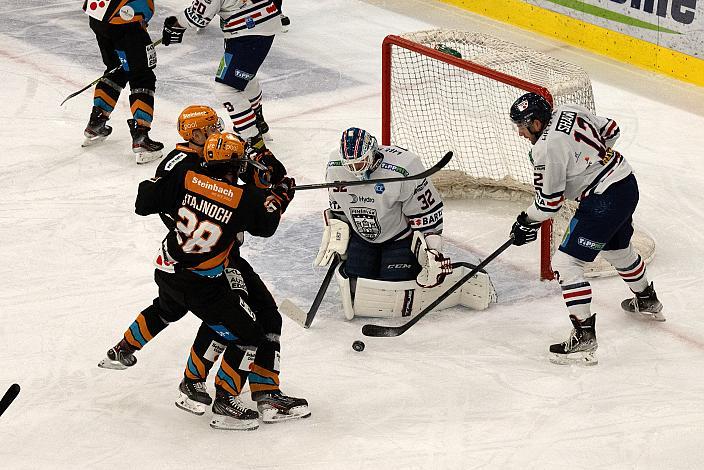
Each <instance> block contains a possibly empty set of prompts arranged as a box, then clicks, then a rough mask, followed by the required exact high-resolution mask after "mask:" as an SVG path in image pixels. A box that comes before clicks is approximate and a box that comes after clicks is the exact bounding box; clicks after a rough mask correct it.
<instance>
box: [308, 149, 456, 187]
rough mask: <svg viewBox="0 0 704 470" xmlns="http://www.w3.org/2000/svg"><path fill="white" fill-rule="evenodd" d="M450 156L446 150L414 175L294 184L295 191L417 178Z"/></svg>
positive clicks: (445, 161) (431, 170) (427, 174)
mask: <svg viewBox="0 0 704 470" xmlns="http://www.w3.org/2000/svg"><path fill="white" fill-rule="evenodd" d="M451 158H452V151H450V152H447V153H446V154H445V155H444V156H443V157H442V158H441V159H440V161H438V162H437V163H436V164H435V165H433V166H431V167H430V168H428V169H427V170H425V171H421V172H420V173H418V174H416V175H410V176H398V177H394V178H380V179H375V180H354V181H333V182H332V183H317V184H302V185H300V186H296V187H295V189H296V191H304V190H306V189H325V188H344V187H346V186H361V185H363V184H378V183H393V182H394V181H406V180H419V179H423V178H427V177H428V176H430V175H432V174H434V173H437V172H438V171H440V170H441V169H442V168H443V167H444V166H445V165H447V162H449V161H450V159H451Z"/></svg>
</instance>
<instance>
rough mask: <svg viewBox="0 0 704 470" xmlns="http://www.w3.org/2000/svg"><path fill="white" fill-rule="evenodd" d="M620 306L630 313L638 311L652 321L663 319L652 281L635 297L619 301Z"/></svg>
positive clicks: (660, 305)
mask: <svg viewBox="0 0 704 470" xmlns="http://www.w3.org/2000/svg"><path fill="white" fill-rule="evenodd" d="M621 308H622V309H624V310H625V311H627V312H630V313H639V314H641V315H643V317H646V318H649V319H651V320H654V321H665V316H664V315H663V314H662V304H661V303H660V301H659V300H658V296H657V294H656V293H655V289H654V288H653V283H652V282H651V283H650V285H649V286H648V287H646V288H645V290H644V291H643V292H639V293H636V295H635V297H633V298H630V299H626V300H624V301H623V302H621Z"/></svg>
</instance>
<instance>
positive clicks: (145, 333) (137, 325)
mask: <svg viewBox="0 0 704 470" xmlns="http://www.w3.org/2000/svg"><path fill="white" fill-rule="evenodd" d="M167 326H168V323H167V322H165V321H164V320H162V319H161V317H160V316H159V310H158V309H157V308H156V307H155V306H154V305H150V306H149V307H147V308H146V309H144V310H143V311H142V312H141V313H140V314H139V315H138V316H137V318H136V319H135V321H133V322H132V324H131V325H130V327H129V328H127V331H125V341H127V342H128V343H129V344H130V345H131V346H132V347H133V348H134V349H136V350H140V349H142V348H143V347H144V345H145V344H147V343H148V342H149V341H151V339H152V338H154V337H155V336H156V335H157V334H159V333H160V332H161V331H162V330H163V329H164V328H166V327H167Z"/></svg>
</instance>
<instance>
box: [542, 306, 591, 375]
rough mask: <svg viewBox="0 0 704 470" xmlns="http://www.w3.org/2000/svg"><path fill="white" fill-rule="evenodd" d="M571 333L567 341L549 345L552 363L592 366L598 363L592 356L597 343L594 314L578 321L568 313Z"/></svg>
mask: <svg viewBox="0 0 704 470" xmlns="http://www.w3.org/2000/svg"><path fill="white" fill-rule="evenodd" d="M570 321H571V322H572V326H573V328H572V333H570V337H569V338H567V341H564V342H562V343H558V344H552V345H550V352H551V353H552V357H551V358H550V362H552V363H553V364H583V365H586V366H593V365H596V364H598V363H599V361H598V360H597V358H596V357H595V356H594V353H595V352H596V349H597V347H598V344H597V342H596V325H595V323H596V314H595V313H594V314H592V316H591V317H589V318H587V319H586V320H583V321H579V320H578V319H577V317H575V316H574V315H570Z"/></svg>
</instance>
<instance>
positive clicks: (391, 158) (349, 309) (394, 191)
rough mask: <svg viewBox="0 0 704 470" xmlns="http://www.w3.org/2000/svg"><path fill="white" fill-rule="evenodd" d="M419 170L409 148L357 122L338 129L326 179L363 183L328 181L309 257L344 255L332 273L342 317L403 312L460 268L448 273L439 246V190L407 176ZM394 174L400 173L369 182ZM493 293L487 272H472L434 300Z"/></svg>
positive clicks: (472, 299) (438, 290)
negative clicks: (319, 234)
mask: <svg viewBox="0 0 704 470" xmlns="http://www.w3.org/2000/svg"><path fill="white" fill-rule="evenodd" d="M424 170H425V168H424V167H423V164H422V163H421V161H420V158H418V156H417V155H415V154H414V153H413V152H410V151H408V150H406V149H404V148H401V147H398V146H379V145H378V144H377V141H376V139H375V138H374V137H373V136H372V135H371V134H370V133H368V132H367V131H365V130H363V129H359V128H356V127H352V128H349V129H347V130H345V131H344V132H343V133H342V139H341V142H340V152H339V153H336V154H334V155H333V156H332V158H331V159H330V161H329V162H328V164H327V171H326V180H327V181H328V182H334V181H349V180H350V178H352V177H356V178H358V179H360V180H368V181H369V184H365V185H355V186H346V187H342V188H333V189H330V192H329V197H330V209H329V210H327V211H326V217H325V223H326V227H325V232H324V234H323V243H322V244H321V247H320V251H319V253H318V256H317V258H316V261H315V264H316V265H318V266H323V265H326V264H328V263H329V262H330V259H331V258H332V256H333V255H334V254H335V253H337V254H339V255H341V256H342V257H343V258H344V259H345V261H344V263H342V264H341V266H340V269H338V270H337V272H336V279H337V281H338V284H339V285H340V292H341V295H342V303H343V308H344V311H345V316H346V318H348V319H352V318H354V316H355V315H361V316H377V317H395V316H410V315H412V314H415V313H417V312H419V311H420V310H422V308H423V306H425V305H427V304H429V303H430V302H432V301H433V300H435V299H436V298H437V297H438V296H439V295H440V294H442V293H443V292H444V291H445V290H446V289H447V287H448V286H449V285H451V284H452V283H454V282H455V281H456V280H457V279H459V277H461V276H462V275H463V269H457V270H455V272H454V273H453V270H452V267H451V263H450V260H449V258H447V257H445V256H443V254H442V235H441V233H442V227H443V218H442V210H443V202H442V197H441V196H440V193H439V192H438V191H437V190H436V189H435V187H434V186H433V183H432V181H430V180H429V179H425V178H424V179H413V178H412V176H413V175H416V174H418V173H421V172H423V171H424ZM394 177H408V179H406V180H403V181H397V182H382V181H379V182H375V181H376V180H382V179H387V178H394ZM350 228H351V230H350ZM446 278H447V280H445V279H446ZM443 281H445V282H444V283H443ZM441 284H442V286H440V285H441ZM419 286H421V287H422V288H419ZM438 286H440V287H438ZM493 298H494V290H493V287H492V286H491V282H490V281H489V277H488V275H486V274H485V273H480V274H479V275H478V276H476V277H474V278H473V279H472V280H471V281H470V282H468V283H467V284H466V287H465V288H464V289H462V290H458V291H457V294H456V295H454V296H451V297H450V298H449V299H448V300H447V301H446V302H444V304H441V307H440V308H447V307H450V306H452V305H457V304H459V303H462V304H464V305H467V306H470V307H473V308H486V307H487V306H488V305H489V303H490V302H491V300H492V299H493ZM353 299H354V301H353Z"/></svg>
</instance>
